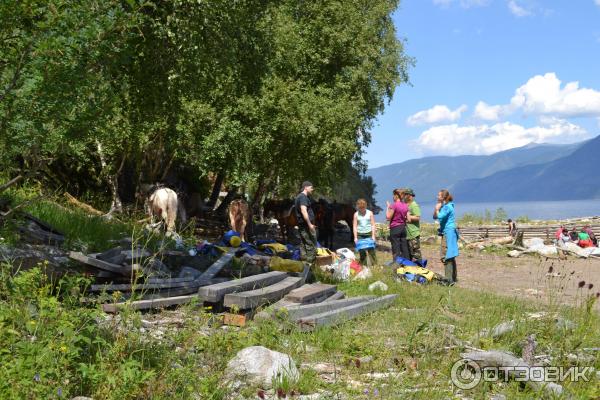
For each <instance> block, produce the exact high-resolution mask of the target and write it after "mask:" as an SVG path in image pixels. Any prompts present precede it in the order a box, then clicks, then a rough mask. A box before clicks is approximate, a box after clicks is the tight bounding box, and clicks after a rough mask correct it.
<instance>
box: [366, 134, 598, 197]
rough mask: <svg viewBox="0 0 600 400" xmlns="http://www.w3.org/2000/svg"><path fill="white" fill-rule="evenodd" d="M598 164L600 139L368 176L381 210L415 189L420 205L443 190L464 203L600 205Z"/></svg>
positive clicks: (428, 160)
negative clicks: (396, 194) (404, 190)
mask: <svg viewBox="0 0 600 400" xmlns="http://www.w3.org/2000/svg"><path fill="white" fill-rule="evenodd" d="M599 160H600V136H598V137H596V138H594V139H591V140H587V141H584V142H580V143H574V144H561V145H558V144H529V145H526V146H523V147H518V148H514V149H510V150H505V151H501V152H498V153H494V154H491V155H483V156H470V155H465V156H435V157H424V158H420V159H414V160H408V161H404V162H402V163H397V164H391V165H386V166H382V167H377V168H372V169H369V170H368V171H367V175H370V176H371V177H372V178H373V181H374V183H375V184H376V185H377V188H376V189H377V194H376V196H375V199H376V201H377V204H379V205H380V206H381V205H384V204H385V201H386V200H391V197H392V191H393V190H394V188H398V187H410V188H412V189H413V190H414V191H415V193H416V195H417V199H418V200H419V201H420V202H434V201H435V198H436V194H437V192H438V191H439V190H440V189H444V188H445V189H448V190H450V191H451V192H452V194H453V195H454V197H455V199H456V200H457V201H462V202H494V201H536V200H537V201H540V200H583V199H596V198H597V199H600V174H598V173H597V171H598V169H599V165H598V161H599ZM599 208H600V205H599Z"/></svg>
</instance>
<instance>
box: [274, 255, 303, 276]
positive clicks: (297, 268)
mask: <svg viewBox="0 0 600 400" xmlns="http://www.w3.org/2000/svg"><path fill="white" fill-rule="evenodd" d="M269 268H270V269H271V270H272V271H284V272H302V271H304V263H303V262H302V261H296V260H288V259H285V258H281V257H277V256H274V257H271V261H270V262H269Z"/></svg>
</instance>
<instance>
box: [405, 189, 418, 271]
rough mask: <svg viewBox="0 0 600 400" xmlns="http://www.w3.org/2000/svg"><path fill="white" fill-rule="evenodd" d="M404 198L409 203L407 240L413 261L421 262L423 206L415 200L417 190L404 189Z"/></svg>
mask: <svg viewBox="0 0 600 400" xmlns="http://www.w3.org/2000/svg"><path fill="white" fill-rule="evenodd" d="M404 199H405V202H406V204H408V217H407V219H408V221H407V224H406V240H407V241H408V251H409V252H410V258H411V260H412V261H415V262H417V263H419V264H420V263H421V261H422V259H423V257H422V256H421V222H420V221H421V207H419V204H417V202H416V201H415V192H414V191H413V190H412V189H410V188H408V189H406V190H404Z"/></svg>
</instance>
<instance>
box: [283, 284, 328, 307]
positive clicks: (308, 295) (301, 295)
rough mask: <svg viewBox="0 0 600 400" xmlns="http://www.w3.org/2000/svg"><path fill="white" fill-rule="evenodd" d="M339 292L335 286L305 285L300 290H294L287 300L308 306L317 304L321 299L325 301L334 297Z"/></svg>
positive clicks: (286, 297)
mask: <svg viewBox="0 0 600 400" xmlns="http://www.w3.org/2000/svg"><path fill="white" fill-rule="evenodd" d="M336 290H337V287H336V286H335V285H326V284H324V283H314V284H312V285H303V286H301V287H299V288H298V289H294V290H292V291H291V292H290V293H288V294H287V295H286V296H285V299H286V300H288V301H291V302H295V303H301V304H308V303H316V301H314V300H317V299H319V298H322V297H324V298H325V299H326V298H327V297H329V296H331V295H333V294H334V293H335V292H336Z"/></svg>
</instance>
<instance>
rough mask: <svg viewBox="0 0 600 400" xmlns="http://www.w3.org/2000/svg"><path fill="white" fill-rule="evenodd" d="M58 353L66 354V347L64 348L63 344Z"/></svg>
mask: <svg viewBox="0 0 600 400" xmlns="http://www.w3.org/2000/svg"><path fill="white" fill-rule="evenodd" d="M60 351H62V352H63V353H66V352H67V346H65V345H64V344H63V345H62V346H60Z"/></svg>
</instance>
